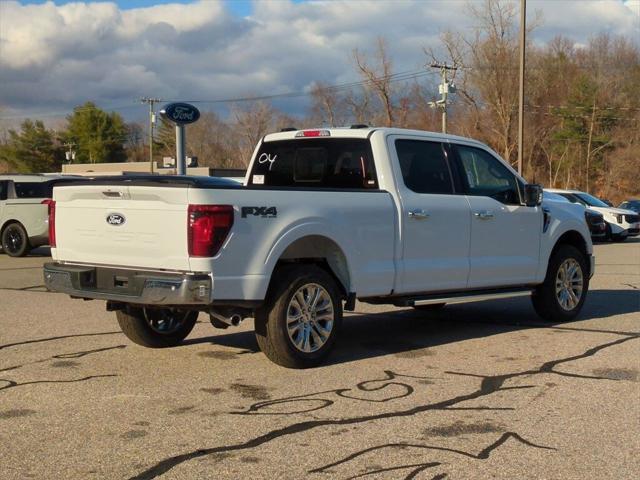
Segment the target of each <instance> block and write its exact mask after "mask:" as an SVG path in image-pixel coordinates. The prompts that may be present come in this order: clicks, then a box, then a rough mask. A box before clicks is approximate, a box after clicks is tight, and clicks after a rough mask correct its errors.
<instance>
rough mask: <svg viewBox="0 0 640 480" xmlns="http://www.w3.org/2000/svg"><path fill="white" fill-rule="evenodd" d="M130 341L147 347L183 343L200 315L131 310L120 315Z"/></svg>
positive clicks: (154, 310) (156, 310)
mask: <svg viewBox="0 0 640 480" xmlns="http://www.w3.org/2000/svg"><path fill="white" fill-rule="evenodd" d="M116 317H117V319H118V324H119V325H120V328H121V329H122V333H124V334H125V335H126V336H127V338H128V339H129V340H131V341H132V342H133V343H137V344H138V345H142V346H143V347H149V348H164V347H173V346H175V345H178V344H179V343H181V342H182V341H183V340H184V339H185V338H186V337H187V335H189V333H191V330H193V327H194V325H195V324H196V320H197V319H198V312H193V311H189V310H180V309H175V308H147V307H128V308H127V309H126V310H119V311H118V312H116Z"/></svg>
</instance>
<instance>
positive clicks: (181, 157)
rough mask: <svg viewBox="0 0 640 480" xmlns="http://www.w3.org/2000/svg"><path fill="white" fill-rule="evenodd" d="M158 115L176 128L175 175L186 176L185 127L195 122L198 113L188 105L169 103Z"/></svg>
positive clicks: (198, 115)
mask: <svg viewBox="0 0 640 480" xmlns="http://www.w3.org/2000/svg"><path fill="white" fill-rule="evenodd" d="M160 115H162V116H163V117H164V118H166V119H167V120H169V121H170V122H172V123H173V124H174V125H175V126H176V175H186V174H187V159H186V150H187V142H186V133H185V125H187V124H189V123H193V122H197V121H198V119H199V118H200V111H199V110H198V109H197V108H196V107H194V106H193V105H189V104H188V103H181V102H176V103H170V104H168V105H165V107H164V108H163V109H162V110H160Z"/></svg>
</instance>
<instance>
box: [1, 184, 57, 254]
mask: <svg viewBox="0 0 640 480" xmlns="http://www.w3.org/2000/svg"><path fill="white" fill-rule="evenodd" d="M68 178H69V177H63V176H61V175H42V174H34V175H16V174H9V175H0V248H1V249H2V251H3V252H4V253H6V254H7V255H10V256H12V257H22V256H24V255H27V254H28V253H29V251H30V250H31V249H32V248H36V247H39V246H42V245H47V244H48V243H49V216H48V215H49V211H48V204H49V202H50V201H51V196H52V191H53V186H54V185H55V184H56V183H59V182H60V180H62V179H68Z"/></svg>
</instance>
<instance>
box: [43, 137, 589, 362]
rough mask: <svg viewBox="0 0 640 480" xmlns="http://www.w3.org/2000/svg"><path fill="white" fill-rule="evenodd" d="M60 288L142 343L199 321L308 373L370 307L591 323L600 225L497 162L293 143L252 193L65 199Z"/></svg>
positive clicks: (424, 146) (60, 199) (425, 146)
mask: <svg viewBox="0 0 640 480" xmlns="http://www.w3.org/2000/svg"><path fill="white" fill-rule="evenodd" d="M54 201H55V202H54V203H53V204H52V205H51V209H50V214H51V219H50V222H49V224H50V227H51V229H52V230H51V233H50V237H51V239H52V247H53V248H52V250H51V252H52V257H53V260H54V261H53V262H52V263H48V264H46V265H45V269H44V277H45V282H46V285H47V287H48V288H49V289H50V290H53V291H59V292H64V293H67V294H69V295H71V296H73V297H77V298H83V299H103V300H107V309H108V310H112V311H116V312H117V319H118V322H119V324H120V326H121V328H122V330H123V332H124V333H125V334H126V335H127V336H128V337H129V338H130V339H131V340H132V341H133V342H135V343H138V344H141V345H144V346H147V347H166V346H172V345H176V344H178V343H179V342H181V341H182V340H183V339H184V338H185V337H186V336H187V335H188V334H189V332H190V331H191V329H192V328H193V326H194V323H195V321H196V318H197V316H198V313H199V312H205V313H208V314H209V315H210V319H211V322H212V323H213V325H214V326H217V327H222V328H226V327H227V326H231V325H238V324H239V323H240V321H242V320H243V319H244V318H248V317H253V318H254V319H255V333H256V338H257V342H258V345H259V346H260V348H261V350H262V351H263V352H264V353H265V354H266V355H267V357H269V358H270V359H271V360H273V361H274V362H276V363H278V364H280V365H283V366H286V367H294V368H304V367H311V366H315V365H318V364H319V363H320V362H321V361H322V360H323V359H324V358H325V357H326V355H327V354H328V353H329V351H330V349H331V347H332V345H333V344H334V342H335V339H336V336H337V334H338V332H339V329H340V324H341V322H342V312H343V309H345V310H352V309H353V308H354V305H355V300H356V299H358V300H360V301H363V302H369V303H385V304H393V305H397V306H409V307H415V308H425V309H426V308H439V307H441V306H443V305H445V304H451V303H461V302H468V301H480V300H488V299H498V298H506V297H513V296H525V295H526V296H531V298H532V300H533V305H534V307H535V309H536V311H537V312H538V313H539V314H540V316H542V317H543V318H544V319H546V320H548V321H554V322H555V321H566V320H570V319H572V318H573V317H575V316H576V315H577V314H578V313H579V311H580V309H581V308H582V305H583V303H584V301H585V298H586V295H587V290H588V286H589V279H590V277H591V276H592V275H593V272H594V257H593V255H592V244H591V240H590V235H589V230H588V228H587V225H586V223H585V218H584V213H583V209H582V208H581V207H580V206H577V205H573V204H571V203H568V202H551V201H549V202H545V203H544V204H542V203H541V202H542V189H541V187H540V186H539V185H529V184H527V183H526V182H525V181H524V180H523V179H522V178H520V177H519V176H518V175H517V173H516V172H515V171H514V170H513V169H512V168H511V167H510V166H509V165H508V164H506V163H505V162H504V161H503V160H501V159H500V157H499V156H498V155H497V154H496V153H495V152H493V151H492V150H491V149H490V148H488V147H487V146H486V145H484V144H482V143H480V142H477V141H474V140H471V139H468V138H462V137H456V136H451V135H442V134H437V133H430V132H423V131H413V130H403V129H393V128H351V129H326V130H299V131H284V132H280V133H274V134H270V135H267V136H266V137H264V138H263V139H262V141H261V142H260V143H259V144H258V145H257V147H256V149H255V152H254V155H253V160H252V162H251V165H250V167H249V169H248V172H247V176H246V178H245V182H244V185H240V184H238V183H235V182H232V181H227V180H224V179H216V178H209V177H207V178H203V177H165V176H145V177H135V178H121V177H118V178H115V177H111V178H99V179H95V180H92V181H87V182H86V183H84V184H83V183H76V184H74V185H71V186H61V187H56V188H55V189H54Z"/></svg>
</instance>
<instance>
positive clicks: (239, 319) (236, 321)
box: [229, 313, 242, 327]
mask: <svg viewBox="0 0 640 480" xmlns="http://www.w3.org/2000/svg"><path fill="white" fill-rule="evenodd" d="M229 320H230V321H231V325H233V326H234V327H237V326H238V325H240V323H241V322H242V317H241V316H240V315H238V314H237V313H235V314H233V315H231V317H229Z"/></svg>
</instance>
